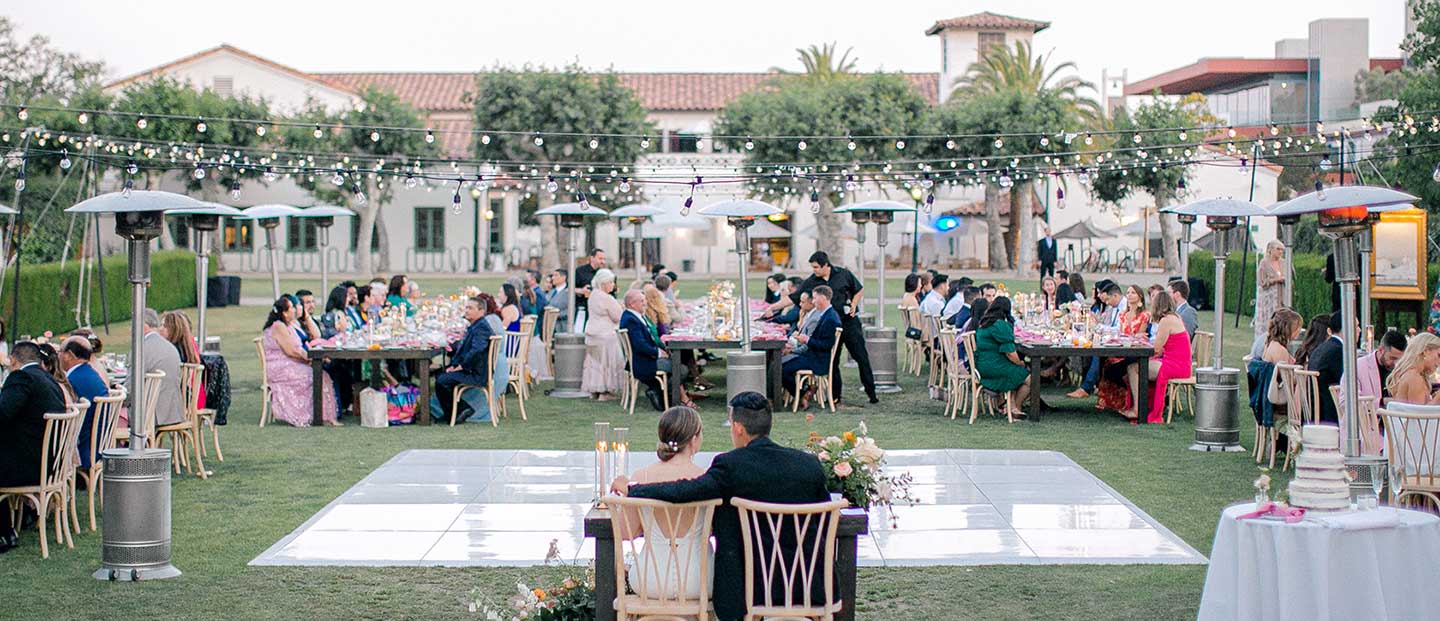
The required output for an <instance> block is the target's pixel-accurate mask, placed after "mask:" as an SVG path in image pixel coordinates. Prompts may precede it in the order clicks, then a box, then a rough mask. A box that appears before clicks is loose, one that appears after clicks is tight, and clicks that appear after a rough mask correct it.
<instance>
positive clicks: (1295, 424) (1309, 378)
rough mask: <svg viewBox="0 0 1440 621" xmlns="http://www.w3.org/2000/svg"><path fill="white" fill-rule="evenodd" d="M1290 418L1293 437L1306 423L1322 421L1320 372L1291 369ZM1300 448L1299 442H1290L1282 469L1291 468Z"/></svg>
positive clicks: (1296, 436)
mask: <svg viewBox="0 0 1440 621" xmlns="http://www.w3.org/2000/svg"><path fill="white" fill-rule="evenodd" d="M1289 373H1290V377H1291V381H1290V393H1289V395H1290V420H1289V421H1288V425H1287V426H1288V428H1289V430H1290V434H1291V437H1292V438H1293V439H1299V438H1300V431H1301V430H1302V429H1304V427H1305V425H1313V424H1316V423H1318V422H1320V373H1319V372H1318V371H1308V370H1306V369H1302V368H1300V367H1299V366H1296V367H1295V368H1294V369H1292V370H1290V372H1289ZM1297 448H1300V449H1301V450H1304V449H1303V447H1301V446H1300V444H1299V443H1298V442H1291V443H1290V450H1288V451H1285V462H1284V463H1283V464H1281V465H1280V469H1281V470H1282V471H1283V470H1287V469H1289V468H1290V461H1291V457H1293V456H1294V455H1295V454H1296V449H1297Z"/></svg>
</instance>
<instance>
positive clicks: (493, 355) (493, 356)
mask: <svg viewBox="0 0 1440 621" xmlns="http://www.w3.org/2000/svg"><path fill="white" fill-rule="evenodd" d="M502 349H505V335H504V334H492V335H490V346H489V347H487V348H485V373H486V375H487V376H489V378H490V379H489V382H490V385H491V386H494V385H495V372H496V371H499V370H500V361H501V360H504V359H505V358H503V357H501V355H500V353H501V351H500V350H502Z"/></svg>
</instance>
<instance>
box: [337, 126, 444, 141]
mask: <svg viewBox="0 0 1440 621" xmlns="http://www.w3.org/2000/svg"><path fill="white" fill-rule="evenodd" d="M316 138H319V136H316ZM425 144H435V132H434V130H431V129H426V130H425Z"/></svg>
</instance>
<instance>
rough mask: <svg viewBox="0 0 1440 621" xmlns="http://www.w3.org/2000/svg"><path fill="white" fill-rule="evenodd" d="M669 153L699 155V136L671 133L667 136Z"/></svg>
mask: <svg viewBox="0 0 1440 621" xmlns="http://www.w3.org/2000/svg"><path fill="white" fill-rule="evenodd" d="M669 142H670V145H669V149H668V152H669V153H699V152H700V135H699V134H683V133H680V132H672V133H671V134H670V136H669Z"/></svg>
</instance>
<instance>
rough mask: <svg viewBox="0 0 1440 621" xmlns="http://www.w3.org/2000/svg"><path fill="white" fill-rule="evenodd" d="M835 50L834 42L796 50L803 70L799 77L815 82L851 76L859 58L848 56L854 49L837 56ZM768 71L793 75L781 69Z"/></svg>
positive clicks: (772, 68)
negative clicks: (815, 80)
mask: <svg viewBox="0 0 1440 621" xmlns="http://www.w3.org/2000/svg"><path fill="white" fill-rule="evenodd" d="M837 49H838V48H837V44H835V43H834V42H831V43H822V44H820V45H810V46H807V47H803V48H796V49H795V54H796V55H797V56H798V57H799V58H800V65H801V66H802V67H804V68H805V71H804V72H803V73H801V74H800V75H801V76H804V77H806V78H810V79H817V80H833V79H835V78H842V77H849V76H853V75H854V74H855V70H856V67H857V66H858V65H859V58H852V57H851V56H850V53H851V52H853V51H854V50H855V48H845V52H844V53H842V54H840V55H839V56H836V51H837ZM770 70H771V71H774V72H776V73H780V74H786V75H793V74H791V73H790V71H789V70H786V69H784V68H782V67H771V68H770Z"/></svg>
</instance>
